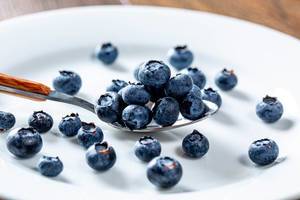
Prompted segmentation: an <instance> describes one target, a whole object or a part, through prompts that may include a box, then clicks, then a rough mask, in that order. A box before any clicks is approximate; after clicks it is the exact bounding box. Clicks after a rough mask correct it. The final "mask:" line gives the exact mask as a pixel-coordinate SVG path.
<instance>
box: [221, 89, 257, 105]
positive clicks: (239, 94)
mask: <svg viewBox="0 0 300 200" xmlns="http://www.w3.org/2000/svg"><path fill="white" fill-rule="evenodd" d="M226 94H228V96H231V97H233V98H236V99H239V100H242V101H248V102H250V101H251V100H252V98H251V97H250V96H249V95H248V94H247V93H245V92H242V91H241V90H232V91H230V92H227V93H226Z"/></svg>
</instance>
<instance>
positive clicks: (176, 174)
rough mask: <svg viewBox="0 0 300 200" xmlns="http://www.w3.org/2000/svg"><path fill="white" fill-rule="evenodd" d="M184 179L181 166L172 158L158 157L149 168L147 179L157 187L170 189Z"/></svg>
mask: <svg viewBox="0 0 300 200" xmlns="http://www.w3.org/2000/svg"><path fill="white" fill-rule="evenodd" d="M181 177H182V167H181V164H180V163H179V162H178V161H177V160H175V159H173V158H170V157H167V156H165V157H162V156H161V157H157V158H154V159H153V160H151V162H150V163H149V164H148V166H147V178H148V180H149V181H150V182H151V183H152V184H153V185H155V186H157V187H160V188H170V187H173V186H174V185H176V184H177V183H178V182H179V181H180V179H181Z"/></svg>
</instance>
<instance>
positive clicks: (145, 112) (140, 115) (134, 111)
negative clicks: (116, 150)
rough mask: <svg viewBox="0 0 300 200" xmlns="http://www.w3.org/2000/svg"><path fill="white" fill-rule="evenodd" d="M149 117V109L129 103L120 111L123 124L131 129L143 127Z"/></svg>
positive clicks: (148, 121) (147, 122)
mask: <svg viewBox="0 0 300 200" xmlns="http://www.w3.org/2000/svg"><path fill="white" fill-rule="evenodd" d="M151 119H152V116H151V111H150V109H149V108H148V107H145V106H140V105H129V106H127V107H126V108H125V109H124V110H123V113H122V120H123V122H124V124H125V126H126V127H128V128H129V129H131V130H134V129H143V128H145V127H146V126H147V125H148V124H149V123H150V122H151Z"/></svg>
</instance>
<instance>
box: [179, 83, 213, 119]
mask: <svg viewBox="0 0 300 200" xmlns="http://www.w3.org/2000/svg"><path fill="white" fill-rule="evenodd" d="M196 87H197V86H196ZM207 109H208V108H207V107H206V105H205V104H204V103H203V101H202V98H201V96H199V95H198V93H197V92H195V90H191V91H190V92H189V93H188V94H187V95H186V96H185V97H184V98H183V100H182V101H181V102H180V113H181V114H182V116H183V117H184V118H186V119H189V120H197V119H199V118H201V117H203V115H204V114H205V113H206V111H207Z"/></svg>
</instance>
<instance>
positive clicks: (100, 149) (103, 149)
mask: <svg viewBox="0 0 300 200" xmlns="http://www.w3.org/2000/svg"><path fill="white" fill-rule="evenodd" d="M85 158H86V162H87V164H88V165H89V166H90V167H91V168H92V169H94V170H97V171H106V170H108V169H110V168H111V167H112V166H113V165H114V164H115V163H116V160H117V155H116V152H115V150H114V148H113V147H111V146H109V145H108V144H107V142H102V143H95V144H93V145H92V146H90V147H89V148H88V150H87V152H86V154H85Z"/></svg>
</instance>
